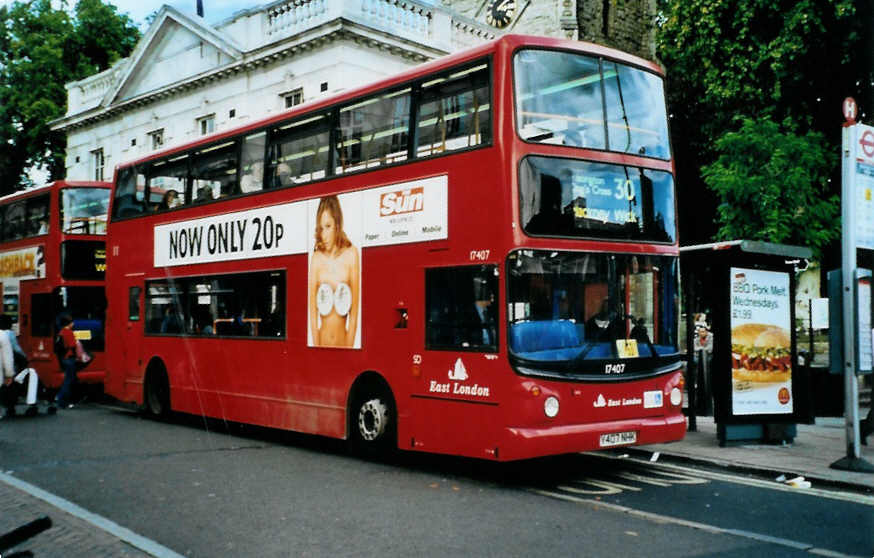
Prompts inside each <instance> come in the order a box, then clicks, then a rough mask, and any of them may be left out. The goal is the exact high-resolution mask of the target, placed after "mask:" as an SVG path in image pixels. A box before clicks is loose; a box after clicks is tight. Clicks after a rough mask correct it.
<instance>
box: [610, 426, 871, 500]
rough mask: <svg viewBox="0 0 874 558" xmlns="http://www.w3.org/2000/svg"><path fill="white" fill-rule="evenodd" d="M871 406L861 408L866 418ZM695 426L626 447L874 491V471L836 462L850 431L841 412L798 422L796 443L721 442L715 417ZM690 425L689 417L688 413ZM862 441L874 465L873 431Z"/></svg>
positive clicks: (823, 484) (707, 464) (663, 456)
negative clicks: (665, 440) (674, 438)
mask: <svg viewBox="0 0 874 558" xmlns="http://www.w3.org/2000/svg"><path fill="white" fill-rule="evenodd" d="M867 412H868V410H867V409H862V410H861V411H860V415H861V417H863V418H864V417H865V416H866V414H867ZM695 422H696V427H697V428H696V429H695V431H693V432H689V431H687V432H686V437H685V438H684V439H683V440H681V441H679V442H671V443H669V444H651V445H647V446H637V447H635V448H626V449H628V450H629V452H630V453H638V454H644V455H646V456H652V454H653V453H655V452H658V453H659V456H658V459H659V460H671V461H679V462H686V463H690V464H695V465H697V466H703V467H709V468H719V469H725V470H729V471H734V472H743V473H747V474H753V475H756V476H762V477H766V478H771V479H772V480H773V479H776V478H777V477H779V476H780V475H783V476H785V477H786V478H787V479H792V478H794V477H797V476H803V477H804V478H805V479H806V480H807V481H810V483H811V485H812V486H813V487H817V488H824V489H827V488H829V487H833V488H839V489H843V490H852V491H856V492H862V493H866V494H874V473H860V472H853V471H845V470H840V469H834V468H832V467H831V465H832V464H833V463H834V462H836V461H838V460H840V459H841V458H844V457H846V456H847V453H848V450H847V435H846V426H845V421H844V419H843V418H842V417H819V418H817V419H816V422H815V424H798V425H796V428H797V434H796V436H795V438H794V439H793V440H792V442H791V443H759V442H753V443H743V442H740V443H739V442H730V443H728V444H726V446H725V447H720V445H719V440H718V438H717V425H716V422H715V421H714V420H713V417H695ZM687 424H688V417H687ZM868 443H869V445H868V446H861V458H862V459H864V460H866V461H867V462H868V463H869V464H871V466H872V467H874V435H871V436H869V437H868Z"/></svg>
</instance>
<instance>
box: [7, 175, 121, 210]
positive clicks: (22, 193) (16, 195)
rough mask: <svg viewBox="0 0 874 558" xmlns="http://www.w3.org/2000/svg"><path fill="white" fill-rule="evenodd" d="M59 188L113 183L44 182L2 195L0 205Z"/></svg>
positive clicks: (93, 186) (107, 185) (109, 183)
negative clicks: (40, 184)
mask: <svg viewBox="0 0 874 558" xmlns="http://www.w3.org/2000/svg"><path fill="white" fill-rule="evenodd" d="M59 188H112V183H111V182H97V181H87V180H56V181H54V182H49V183H48V184H43V185H42V186H35V187H33V188H28V189H26V190H19V191H17V192H13V193H11V194H6V195H5V196H0V205H2V204H5V203H8V202H12V201H15V200H18V199H25V198H29V197H31V196H36V195H39V194H43V193H46V192H50V191H51V190H53V189H59Z"/></svg>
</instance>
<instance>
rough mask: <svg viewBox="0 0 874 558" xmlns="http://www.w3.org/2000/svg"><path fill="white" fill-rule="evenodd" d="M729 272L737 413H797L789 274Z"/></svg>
mask: <svg viewBox="0 0 874 558" xmlns="http://www.w3.org/2000/svg"><path fill="white" fill-rule="evenodd" d="M729 273H730V274H731V277H730V282H731V292H730V295H729V296H730V297H731V300H730V303H729V308H730V312H731V386H732V390H731V405H732V414H734V415H773V414H791V413H792V410H793V402H792V349H791V330H790V327H791V313H790V304H791V298H790V293H789V274H788V273H786V272H778V271H763V270H759V269H745V268H739V267H732V268H730V270H729Z"/></svg>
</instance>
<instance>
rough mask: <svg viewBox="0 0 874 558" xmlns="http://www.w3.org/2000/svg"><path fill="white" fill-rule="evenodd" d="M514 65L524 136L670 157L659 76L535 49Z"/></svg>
mask: <svg viewBox="0 0 874 558" xmlns="http://www.w3.org/2000/svg"><path fill="white" fill-rule="evenodd" d="M513 68H514V72H515V76H514V80H515V84H516V125H517V127H518V130H519V134H520V136H521V137H522V139H524V140H526V141H530V142H537V143H550V144H557V145H569V146H574V147H583V148H587V149H601V150H603V149H606V150H608V151H618V152H621V153H630V154H633V155H644V156H646V157H657V158H659V159H669V158H670V157H671V149H670V141H669V140H668V119H667V114H666V110H665V93H664V86H663V83H662V79H661V78H660V77H659V76H657V75H655V74H652V73H649V72H646V71H644V70H640V69H637V68H633V67H631V66H626V65H624V64H620V63H618V62H614V61H612V60H606V59H601V58H595V57H592V56H585V55H582V54H574V53H569V52H559V51H547V50H534V49H528V50H522V51H520V52H518V53H517V54H516V56H515V58H514V64H513Z"/></svg>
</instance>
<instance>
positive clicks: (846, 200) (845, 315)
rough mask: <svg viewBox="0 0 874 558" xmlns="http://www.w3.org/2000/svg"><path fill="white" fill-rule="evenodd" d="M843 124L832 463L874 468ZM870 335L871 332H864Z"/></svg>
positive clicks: (851, 164) (851, 167) (850, 162)
mask: <svg viewBox="0 0 874 558" xmlns="http://www.w3.org/2000/svg"><path fill="white" fill-rule="evenodd" d="M857 127H858V125H856V126H845V127H844V129H843V134H842V135H843V140H842V145H841V226H842V231H841V233H842V235H841V252H842V254H841V256H842V258H841V260H842V261H841V295H842V296H841V310H842V321H843V326H844V327H843V337H844V339H843V347H844V355H843V356H844V358H843V361H842V362H841V364H842V365H843V366H842V368H843V375H844V419H845V425H846V439H847V455H846V456H845V457H843V458H841V459H839V460H837V461H835V462H834V463H832V464H831V467H832V468H834V469H843V470H850V471H870V472H874V466H872V465H871V464H870V463H868V462H867V461H865V460H864V459H862V450H861V436H860V432H859V384H858V379H857V378H856V371H857V370H858V362H857V359H858V354H857V352H856V334H857V330H856V327H857V323H858V322H857V315H856V311H857V309H856V303H857V299H856V287H857V285H856V240H857V239H856V225H857V223H856V204H855V203H854V201H855V195H856V188H855V180H854V177H855V156H854V152H855V145H854V144H855V137H856V133H855V129H856V128H857ZM867 333H868V335H870V332H867Z"/></svg>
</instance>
